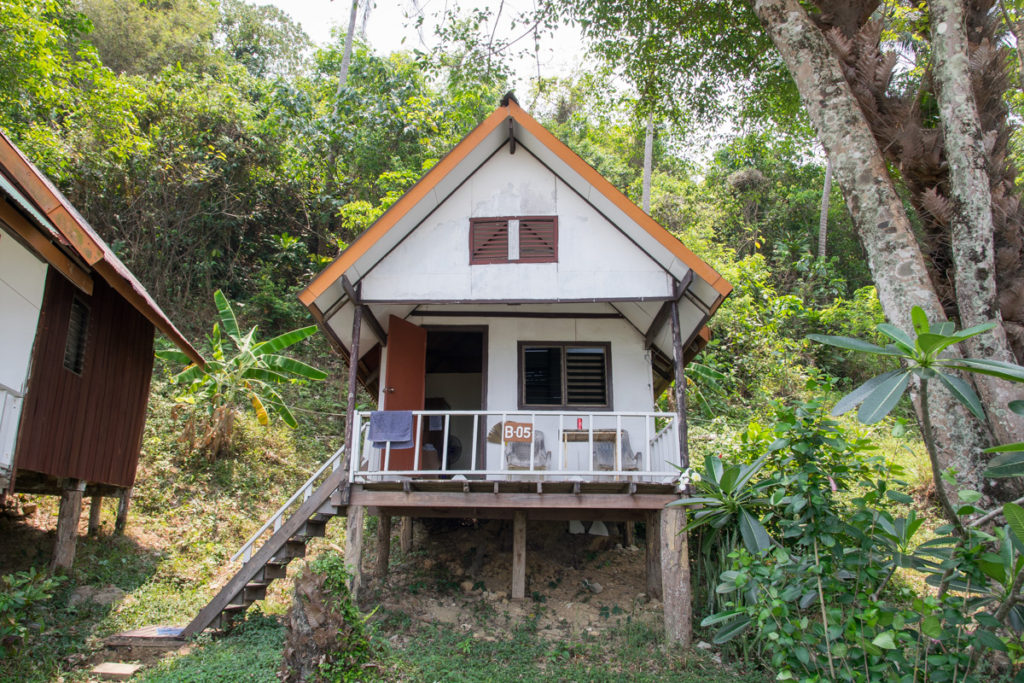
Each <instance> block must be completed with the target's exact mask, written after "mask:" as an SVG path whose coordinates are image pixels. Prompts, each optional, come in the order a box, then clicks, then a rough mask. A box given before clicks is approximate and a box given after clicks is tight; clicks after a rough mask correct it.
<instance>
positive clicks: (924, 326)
mask: <svg viewBox="0 0 1024 683" xmlns="http://www.w3.org/2000/svg"><path fill="white" fill-rule="evenodd" d="M910 320H911V322H913V323H914V330H915V331H916V332H917V333H918V334H919V335H921V334H925V333H926V332H928V331H929V330H930V329H931V326H930V325H929V323H928V315H927V314H926V313H925V312H924V309H923V308H921V307H920V306H914V307H912V308H911V309H910Z"/></svg>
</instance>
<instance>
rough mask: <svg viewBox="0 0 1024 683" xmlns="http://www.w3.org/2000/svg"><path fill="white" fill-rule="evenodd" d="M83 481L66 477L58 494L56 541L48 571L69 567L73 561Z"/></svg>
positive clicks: (83, 488) (80, 514) (83, 489)
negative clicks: (58, 509) (58, 510)
mask: <svg viewBox="0 0 1024 683" xmlns="http://www.w3.org/2000/svg"><path fill="white" fill-rule="evenodd" d="M84 491H85V482H84V481H81V480H80V479H68V480H67V481H66V482H65V484H64V489H63V490H62V491H61V495H60V512H59V513H58V514H57V542H56V544H55V545H54V548H53V560H52V561H51V562H50V571H58V570H62V569H64V570H66V569H71V565H72V564H73V563H74V561H75V544H76V543H77V541H78V521H79V519H80V518H81V516H82V493H83V492H84Z"/></svg>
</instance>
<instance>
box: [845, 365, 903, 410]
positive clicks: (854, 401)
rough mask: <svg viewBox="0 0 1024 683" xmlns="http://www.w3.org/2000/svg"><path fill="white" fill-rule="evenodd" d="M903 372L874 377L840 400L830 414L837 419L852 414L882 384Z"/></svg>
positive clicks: (896, 371) (895, 371)
mask: <svg viewBox="0 0 1024 683" xmlns="http://www.w3.org/2000/svg"><path fill="white" fill-rule="evenodd" d="M903 372H905V371H904V370H891V371H889V372H886V373H883V374H881V375H878V376H877V377H872V378H871V379H869V380H868V381H866V382H864V383H863V384H861V385H860V386H859V387H857V388H856V389H854V390H853V391H851V392H850V393H848V394H847V395H846V396H843V397H842V398H841V399H839V402H838V403H836V405H835V407H834V408H832V412H831V413H830V414H831V415H833V416H835V417H838V416H839V415H842V414H844V413H848V412H850V411H851V410H853V409H854V408H856V407H857V406H859V405H860V404H861V403H863V402H864V399H866V398H867V397H868V396H869V395H870V394H871V392H872V391H874V390H875V389H876V388H877V387H878V386H879V385H880V384H882V383H883V382H885V381H887V380H888V379H890V378H892V377H895V376H896V375H898V374H901V373H903Z"/></svg>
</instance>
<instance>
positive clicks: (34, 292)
mask: <svg viewBox="0 0 1024 683" xmlns="http://www.w3.org/2000/svg"><path fill="white" fill-rule="evenodd" d="M0 319H2V324H0V493H2V495H3V496H5V497H6V496H7V494H9V493H14V492H30V493H42V494H53V495H60V496H61V508H60V516H59V519H58V526H57V545H56V549H55V552H54V557H53V563H52V565H53V566H54V567H70V566H71V563H72V561H73V559H74V551H75V538H76V536H77V531H78V520H79V515H80V512H81V505H82V497H83V495H85V496H91V497H92V511H91V514H90V530H95V529H96V528H97V527H98V525H99V513H100V509H101V508H100V503H101V501H102V497H103V496H117V497H119V498H120V499H121V505H120V506H119V510H118V518H117V524H116V527H117V528H118V529H119V530H122V529H123V527H124V524H125V520H126V515H127V510H128V500H129V498H130V495H131V488H132V485H133V484H134V482H135V469H136V466H137V464H138V458H139V448H140V446H141V442H142V430H143V425H144V424H145V420H146V404H147V401H148V399H149V382H150V376H151V373H152V368H153V330H154V327H155V328H156V329H158V330H160V331H161V332H163V333H164V334H165V335H166V336H167V338H168V339H170V340H171V341H172V342H173V343H174V344H175V345H176V346H177V347H178V348H180V349H181V350H182V351H183V352H185V353H186V354H188V356H189V357H190V358H191V359H192V360H193V361H195V362H197V363H203V359H202V357H201V356H200V355H199V353H198V352H197V351H196V350H195V349H194V348H193V347H192V345H191V344H189V342H188V341H187V340H186V339H185V338H184V337H183V336H182V335H181V333H180V332H179V331H178V330H177V329H176V328H175V327H174V325H173V324H172V323H171V321H170V320H168V319H167V316H166V315H164V313H163V311H161V310H160V307H159V306H157V304H156V302H154V301H153V299H152V298H151V297H150V296H149V294H147V293H146V290H145V289H144V288H143V287H142V285H141V284H139V282H138V280H136V279H135V277H134V276H133V275H132V274H131V273H130V272H129V271H128V269H127V268H126V267H125V266H124V264H122V263H121V261H120V260H118V258H117V256H115V255H114V253H113V252H112V251H111V250H110V247H108V246H107V245H106V244H105V243H104V242H103V240H101V239H100V238H99V236H98V235H97V234H96V232H95V231H94V230H93V229H92V227H91V226H90V225H89V224H88V223H87V222H86V221H85V219H84V218H82V217H81V216H80V215H79V214H78V212H77V211H75V208H74V207H73V206H71V203H70V202H68V200H67V199H66V198H65V197H64V196H63V195H62V194H61V193H60V191H58V190H57V189H56V188H55V187H54V186H53V183H51V182H50V181H49V179H47V178H46V176H44V175H43V174H42V173H41V172H40V171H39V169H37V168H36V167H35V166H34V165H33V164H32V163H31V162H30V161H29V160H28V159H27V158H26V157H25V155H24V154H22V153H21V150H19V149H18V148H17V147H16V146H15V145H14V143H12V142H11V141H10V139H9V138H8V137H7V136H6V135H4V134H3V133H0Z"/></svg>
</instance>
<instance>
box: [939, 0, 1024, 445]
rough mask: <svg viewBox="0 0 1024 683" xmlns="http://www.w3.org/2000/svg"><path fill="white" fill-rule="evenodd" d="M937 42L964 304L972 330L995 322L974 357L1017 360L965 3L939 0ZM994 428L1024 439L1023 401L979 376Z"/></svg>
mask: <svg viewBox="0 0 1024 683" xmlns="http://www.w3.org/2000/svg"><path fill="white" fill-rule="evenodd" d="M929 8H930V10H931V26H932V32H931V33H932V35H931V44H932V59H933V64H934V66H933V69H934V82H935V86H936V95H937V97H938V103H939V117H940V120H941V122H942V131H943V135H944V137H945V143H946V159H947V160H948V163H949V182H950V191H951V192H950V194H951V197H950V198H951V199H952V200H953V201H952V211H951V212H950V223H951V228H952V246H953V262H954V264H955V266H956V302H957V308H958V309H959V312H960V319H961V323H962V324H963V326H964V327H969V326H972V325H978V324H981V323H986V322H995V323H996V327H995V329H993V330H992V331H991V332H988V333H986V334H982V335H979V336H977V337H973V338H971V339H969V340H968V341H967V343H966V344H967V349H968V352H969V353H970V355H972V356H975V357H978V358H989V359H993V360H1001V361H1005V362H1008V363H1013V362H1016V359H1015V358H1014V355H1013V352H1012V351H1011V349H1010V344H1009V341H1008V340H1007V337H1006V330H1005V329H1004V328H1003V324H1002V315H1001V313H1000V310H999V302H998V296H997V292H996V279H995V243H994V237H993V236H994V232H995V229H994V226H993V222H992V194H991V190H990V185H989V174H988V167H987V158H986V154H985V143H984V137H983V132H982V130H981V123H980V121H979V118H978V108H977V104H976V102H975V100H974V93H973V91H972V88H971V80H970V72H969V58H968V50H967V31H966V25H965V17H964V11H963V6H962V4H961V3H960V2H959V0H932V2H930V3H929ZM973 380H974V384H975V385H976V386H977V387H978V393H979V394H981V400H982V403H983V404H984V405H985V411H986V413H987V415H988V422H989V427H990V428H991V429H992V435H993V436H994V437H995V440H996V441H997V442H998V443H1012V442H1017V441H1022V440H1024V417H1022V416H1020V415H1016V414H1015V413H1013V412H1011V411H1010V410H1009V409H1008V408H1007V407H1006V406H1007V404H1008V403H1009V402H1010V401H1012V400H1014V399H1015V398H1018V394H1019V390H1018V388H1017V387H1015V386H1013V384H1011V383H1010V382H1006V381H1004V380H1000V379H997V378H995V377H988V376H985V375H975V376H974V377H973Z"/></svg>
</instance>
